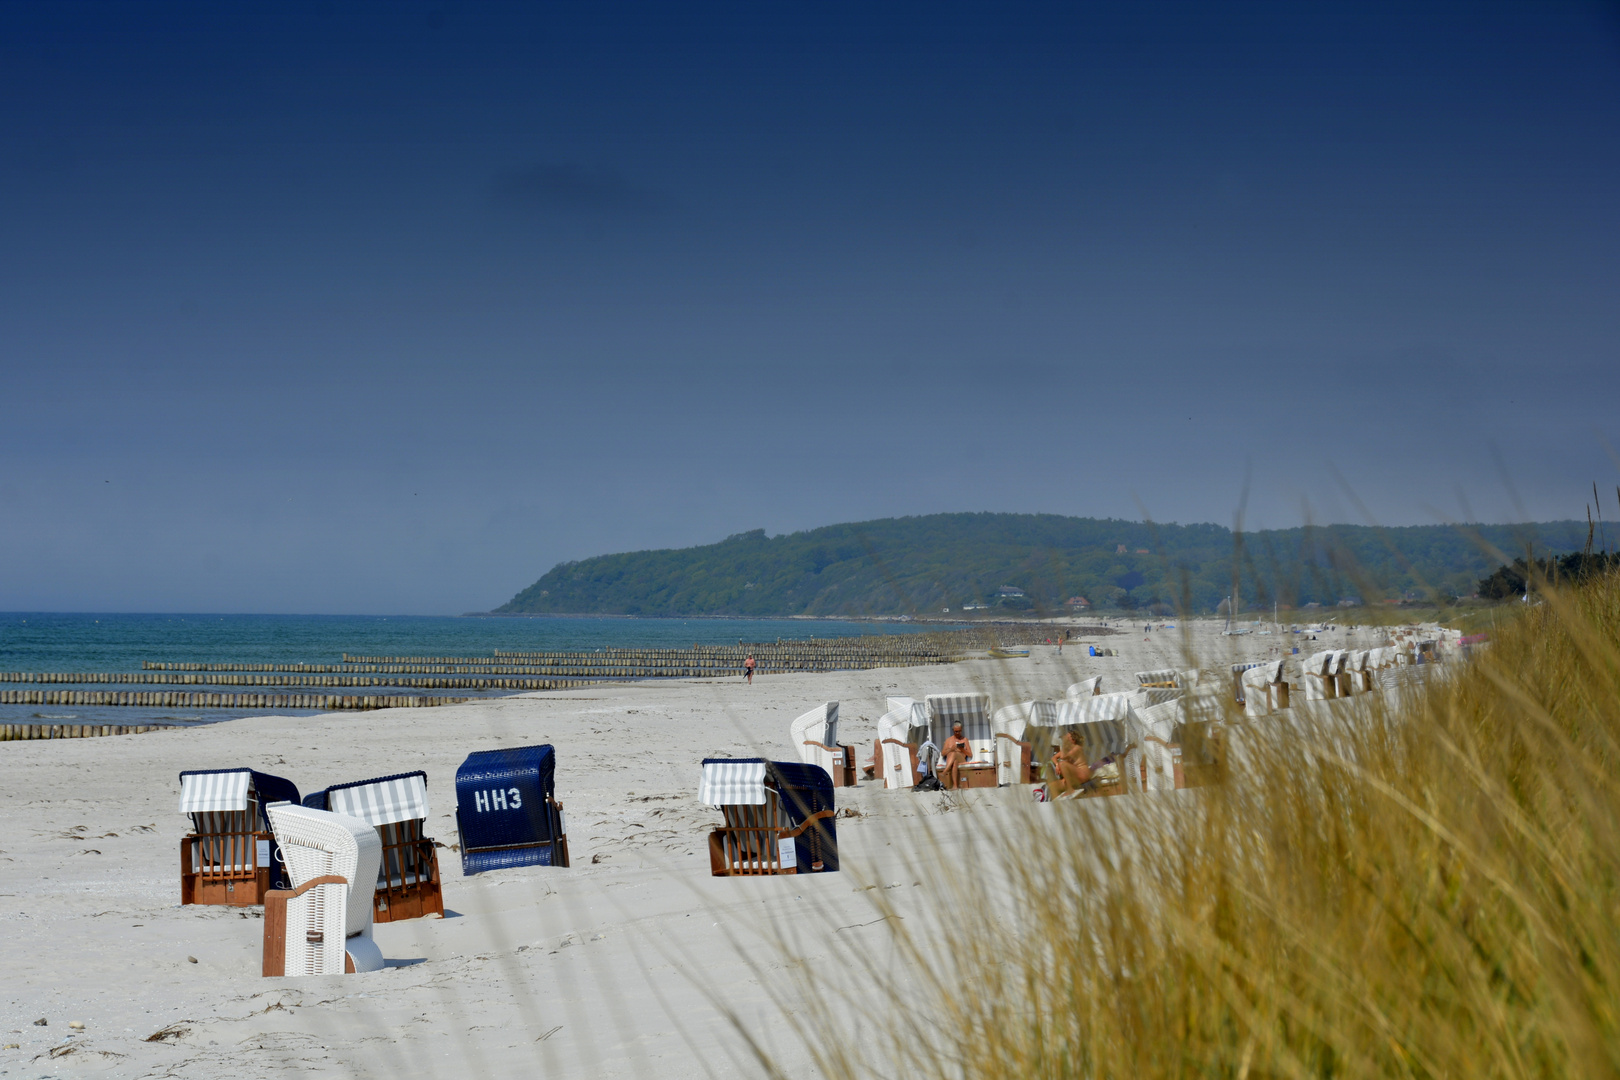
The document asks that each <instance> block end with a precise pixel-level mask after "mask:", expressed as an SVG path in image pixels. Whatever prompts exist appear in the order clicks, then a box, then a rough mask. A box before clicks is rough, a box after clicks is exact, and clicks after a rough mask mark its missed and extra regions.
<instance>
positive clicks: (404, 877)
mask: <svg viewBox="0 0 1620 1080" xmlns="http://www.w3.org/2000/svg"><path fill="white" fill-rule="evenodd" d="M377 834H378V836H380V837H381V839H382V842H383V851H382V875H383V876H382V878H380V879H379V881H378V883H377V891H376V893H375V894H374V895H373V896H372V900H371V921H372V922H374V923H384V922H400V921H402V920H404V919H420V918H422V917H423V916H424V915H439V916H441V917H442V916H443V915H444V886H443V884H442V883H441V881H440V879H439V852H438V849H437V848H435V847H434V844H433V840H432V839H431V838H430V837H425V836H423V835H422V822H421V821H420V820H412V821H400V822H395V823H393V824H391V825H379V826H377Z"/></svg>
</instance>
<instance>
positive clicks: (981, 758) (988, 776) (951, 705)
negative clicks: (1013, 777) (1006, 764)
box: [918, 694, 997, 788]
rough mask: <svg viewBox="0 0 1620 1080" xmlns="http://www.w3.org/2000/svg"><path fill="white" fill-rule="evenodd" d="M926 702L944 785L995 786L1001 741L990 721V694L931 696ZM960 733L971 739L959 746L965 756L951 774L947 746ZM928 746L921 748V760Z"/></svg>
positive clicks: (939, 771)
mask: <svg viewBox="0 0 1620 1080" xmlns="http://www.w3.org/2000/svg"><path fill="white" fill-rule="evenodd" d="M926 702H927V709H928V727H929V742H931V743H933V744H934V746H935V747H936V748H937V750H938V756H939V760H938V762H937V764H936V765H935V766H934V768H935V772H936V775H937V776H938V777H939V780H940V783H941V784H942V785H944V786H947V787H953V788H954V787H981V786H987V787H995V786H996V742H997V740H996V734H995V731H994V729H993V727H992V724H991V720H990V695H989V694H929V695H928V697H927V699H926ZM958 726H960V727H961V729H962V730H961V731H960V732H958V731H957V727H958ZM958 734H959V735H960V736H961V737H962V738H964V739H966V740H967V742H966V746H965V747H964V746H963V745H962V744H960V743H959V744H956V749H957V751H958V752H959V753H961V754H962V757H961V759H960V760H959V761H957V762H956V764H955V765H954V766H953V767H951V771H950V773H949V774H947V772H946V769H947V760H948V759H947V755H948V753H949V750H948V749H947V743H949V742H950V740H951V738H952V737H953V736H955V735H958ZM926 745H927V744H924V747H926ZM924 747H919V748H918V750H919V757H921V756H922V751H923V749H924ZM919 765H921V762H920V761H919Z"/></svg>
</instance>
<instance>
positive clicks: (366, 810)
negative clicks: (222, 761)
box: [304, 771, 444, 922]
mask: <svg viewBox="0 0 1620 1080" xmlns="http://www.w3.org/2000/svg"><path fill="white" fill-rule="evenodd" d="M304 805H305V806H307V807H309V808H310V809H312V810H328V811H331V812H332V813H335V814H347V815H349V816H351V817H356V818H359V819H360V820H361V821H364V822H366V823H367V824H369V825H371V826H372V828H374V829H376V830H377V837H378V839H379V840H381V841H382V858H381V860H380V861H379V863H378V869H377V884H376V889H375V890H374V892H375V895H374V897H373V904H374V905H375V910H374V911H373V913H372V914H373V919H374V920H375V921H376V922H397V921H398V920H400V919H417V918H421V917H422V916H424V915H433V914H438V915H441V916H442V915H443V914H444V888H443V885H442V884H441V883H440V881H439V854H438V852H437V851H436V850H434V842H433V839H432V837H429V836H425V835H424V827H425V826H426V824H427V816H428V796H427V773H425V772H421V771H417V772H409V773H396V774H395V775H393V776H379V777H376V778H375V779H372V780H356V781H354V782H353V783H350V784H334V785H332V786H331V787H329V788H326V789H324V790H322V791H317V792H315V793H314V794H313V795H306V796H305V797H304Z"/></svg>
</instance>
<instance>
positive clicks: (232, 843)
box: [180, 833, 273, 907]
mask: <svg viewBox="0 0 1620 1080" xmlns="http://www.w3.org/2000/svg"><path fill="white" fill-rule="evenodd" d="M272 840H273V838H272V837H271V835H270V834H269V833H244V834H241V835H227V836H218V837H213V836H211V837H202V838H199V837H198V836H196V835H195V834H193V835H191V836H188V837H186V838H185V839H183V840H181V841H180V903H181V904H224V905H229V906H231V907H251V906H253V905H255V904H262V903H264V896H265V893H267V892H269V891H270V867H269V866H268V865H266V866H259V865H257V864H258V850H259V844H260V843H270V842H272ZM199 842H205V843H217V844H221V845H223V848H222V852H221V853H222V854H223V855H224V857H225V858H224V865H226V866H233V867H234V866H241V867H244V869H241V870H235V869H230V870H226V869H220V868H219V867H218V866H215V865H210V864H208V863H207V862H203V864H202V865H201V866H197V865H195V864H194V863H195V860H196V850H197V848H196V845H197V844H198V843H199Z"/></svg>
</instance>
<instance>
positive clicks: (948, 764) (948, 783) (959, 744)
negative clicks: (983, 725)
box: [939, 724, 973, 788]
mask: <svg viewBox="0 0 1620 1080" xmlns="http://www.w3.org/2000/svg"><path fill="white" fill-rule="evenodd" d="M972 759H973V744H972V743H970V742H968V741H967V738H966V736H964V735H963V734H962V725H961V724H952V725H951V737H950V738H948V739H946V740H945V748H944V749H943V750H941V751H940V758H939V782H940V785H941V786H942V787H947V788H957V787H960V786H961V784H962V771H961V770H962V766H963V765H965V764H967V763H968V762H969V761H971V760H972Z"/></svg>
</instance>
